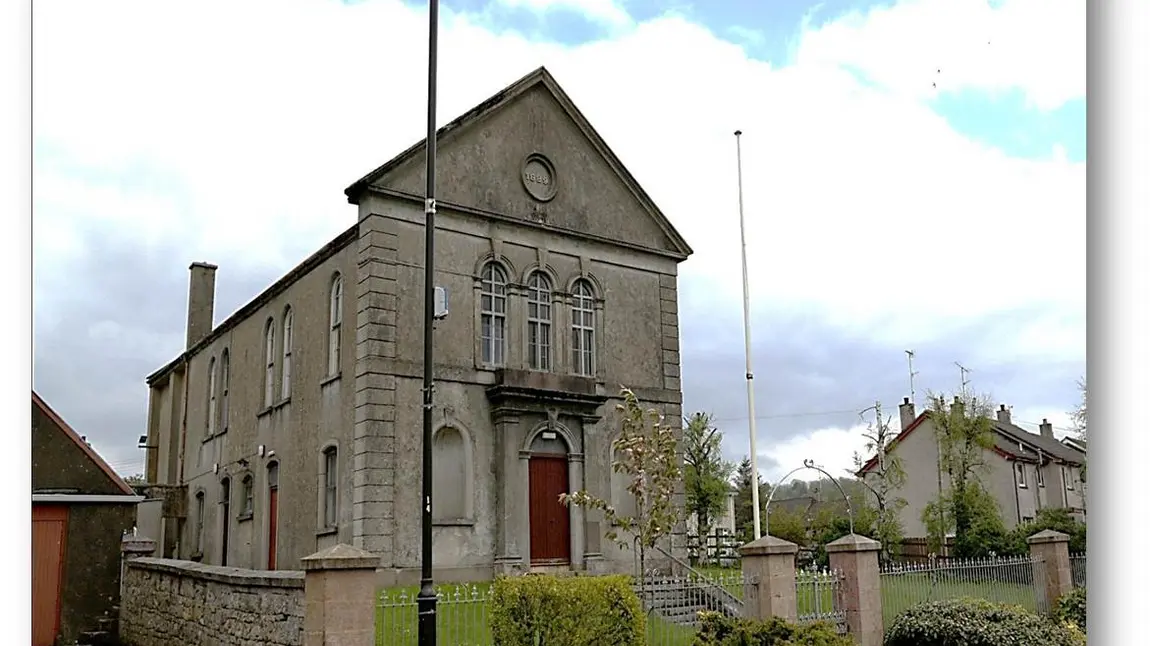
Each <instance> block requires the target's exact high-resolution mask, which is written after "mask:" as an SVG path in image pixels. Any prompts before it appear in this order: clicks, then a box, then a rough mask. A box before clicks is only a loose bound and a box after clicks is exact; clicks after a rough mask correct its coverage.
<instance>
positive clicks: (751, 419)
mask: <svg viewBox="0 0 1150 646" xmlns="http://www.w3.org/2000/svg"><path fill="white" fill-rule="evenodd" d="M742 135H743V131H742V130H736V131H735V153H736V156H737V160H738V168H739V239H740V241H741V243H742V245H741V246H742V252H743V341H744V344H745V345H746V353H747V429H748V431H749V432H750V435H751V483H752V484H751V505H752V507H753V510H752V512H751V517H752V518H753V519H754V525H755V540H758V539H759V538H760V537H761V536H762V535H763V529H762V528H763V525H762V520H761V519H760V518H759V454H758V453H757V452H756V451H755V382H754V379H755V374H754V372H753V371H752V370H751V290H750V284H749V282H748V280H747V227H746V223H745V221H744V218H743V145H742Z"/></svg>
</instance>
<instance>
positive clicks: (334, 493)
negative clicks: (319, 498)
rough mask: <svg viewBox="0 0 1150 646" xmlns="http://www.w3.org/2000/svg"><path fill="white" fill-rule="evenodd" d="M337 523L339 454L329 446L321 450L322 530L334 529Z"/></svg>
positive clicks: (334, 448)
mask: <svg viewBox="0 0 1150 646" xmlns="http://www.w3.org/2000/svg"><path fill="white" fill-rule="evenodd" d="M338 522H339V452H338V451H337V449H336V447H334V446H329V447H327V448H326V449H324V450H323V528H324V529H332V528H335V527H336V526H337V525H338Z"/></svg>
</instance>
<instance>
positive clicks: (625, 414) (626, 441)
mask: <svg viewBox="0 0 1150 646" xmlns="http://www.w3.org/2000/svg"><path fill="white" fill-rule="evenodd" d="M620 398H621V399H622V400H623V402H622V403H621V404H617V405H616V409H618V410H619V412H620V413H621V416H622V420H621V426H622V432H621V433H620V435H619V437H618V439H616V440H615V442H614V443H613V445H612V446H613V447H614V449H615V463H614V464H613V465H612V468H613V469H614V470H615V472H616V473H622V474H624V475H626V476H628V478H629V479H630V480H629V482H628V484H627V491H628V493H630V494H631V495H632V496H634V497H635V515H633V516H621V515H619V514H618V513H616V511H615V508H614V507H613V506H612V505H611V504H610V503H609V502H607V501H606V500H603V499H602V498H598V497H596V496H593V495H591V494H590V493H588V492H586V491H577V492H575V493H573V494H561V495H560V496H559V502H560V503H562V504H563V505H579V506H581V507H586V508H589V509H599V510H601V511H602V512H603V514H604V516H606V520H607V526H608V527H609V528H610V529H609V530H608V531H607V532H606V536H607V538H608V540H611V541H613V542H615V543H617V544H618V545H619V546H620V547H623V548H626V547H627V546H628V541H627V540H626V539H625V538H621V537H619V535H618V533H617V532H616V528H618V529H620V530H622V531H623V532H625V533H627V534H629V535H630V538H631V540H630V542H632V543H634V544H635V546H636V549H637V551H638V552H639V574H640V586H643V581H645V580H646V571H647V570H646V567H647V564H646V557H647V550H649V549H652V548H654V547H655V544H656V543H657V542H658V541H659V539H661V538H663V537H664V536H666V535H668V534H670V533H671V530H672V529H673V528H674V526H675V523H677V522H679V520H680V517H681V510H680V509H679V508H678V507H676V506H675V504H674V501H673V497H674V495H675V486H676V485H677V484H678V482H679V481H680V480H681V479H682V470H681V469H680V468H679V456H678V442H677V441H676V439H675V433H676V431H675V429H673V428H672V427H670V426H667V425H666V424H664V423H663V415H662V413H660V412H659V411H657V410H655V409H654V408H650V409H646V410H644V409H643V407H642V406H641V405H640V404H639V399H638V397H636V396H635V393H634V392H632V391H631V390H630V389H628V388H623V389H622V391H621V392H620Z"/></svg>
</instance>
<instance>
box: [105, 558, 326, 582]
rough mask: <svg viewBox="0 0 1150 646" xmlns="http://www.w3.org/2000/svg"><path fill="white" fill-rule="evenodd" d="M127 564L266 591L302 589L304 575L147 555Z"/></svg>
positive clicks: (130, 566) (295, 572) (131, 566)
mask: <svg viewBox="0 0 1150 646" xmlns="http://www.w3.org/2000/svg"><path fill="white" fill-rule="evenodd" d="M127 565H128V567H129V568H131V569H137V570H148V571H151V572H162V573H164V574H172V575H175V576H186V577H190V578H193V579H202V580H205V581H214V582H216V583H223V584H225V585H237V586H246V587H264V588H302V587H303V582H304V573H303V572H300V571H298V570H247V569H244V568H238V567H222V566H219V565H204V564H202V563H196V562H195V561H181V560H177V559H162V558H156V557H151V556H145V557H143V558H138V559H135V560H132V561H128V562H127Z"/></svg>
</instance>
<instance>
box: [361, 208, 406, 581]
mask: <svg viewBox="0 0 1150 646" xmlns="http://www.w3.org/2000/svg"><path fill="white" fill-rule="evenodd" d="M396 245H397V236H396V231H395V222H394V221H391V220H388V219H387V218H385V217H383V216H381V215H375V214H371V215H368V216H366V217H364V218H362V219H361V220H360V223H359V246H358V281H357V286H356V312H357V314H356V335H355V357H356V362H355V365H356V369H355V428H354V433H353V439H352V446H351V452H352V474H351V475H352V477H351V487H352V542H353V543H354V545H355V547H357V548H359V549H363V550H367V551H369V552H372V553H374V554H378V555H379V556H380V564H381V566H382V567H390V566H392V565H394V563H393V548H394V546H393V537H394V535H395V510H394V500H395V498H394V486H395V387H396V378H395V375H394V374H391V372H392V371H391V370H390V367H389V363H390V362H391V360H393V359H394V358H395V311H396V294H397V289H396V287H397V285H396V267H395V260H396V248H397V246H396Z"/></svg>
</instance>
